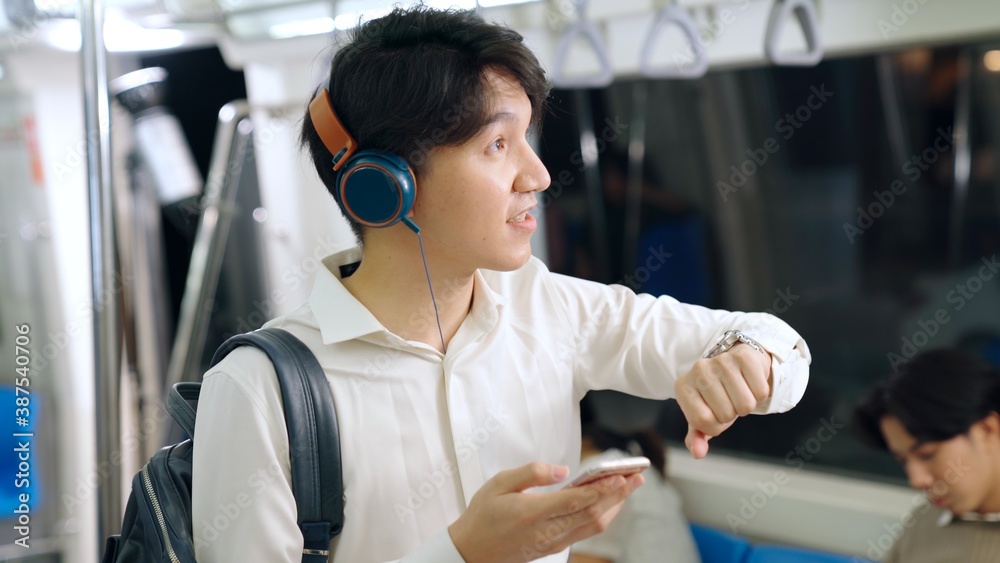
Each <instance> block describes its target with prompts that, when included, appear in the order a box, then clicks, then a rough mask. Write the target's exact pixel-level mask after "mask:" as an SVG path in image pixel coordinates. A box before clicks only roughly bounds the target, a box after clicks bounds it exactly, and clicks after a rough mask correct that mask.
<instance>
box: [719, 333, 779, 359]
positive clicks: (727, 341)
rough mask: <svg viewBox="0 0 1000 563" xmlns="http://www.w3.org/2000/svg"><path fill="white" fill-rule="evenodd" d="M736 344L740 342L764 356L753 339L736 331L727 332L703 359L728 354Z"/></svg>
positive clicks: (762, 350) (761, 349)
mask: <svg viewBox="0 0 1000 563" xmlns="http://www.w3.org/2000/svg"><path fill="white" fill-rule="evenodd" d="M737 342H742V343H744V344H746V345H747V346H749V347H751V348H753V349H754V350H757V351H758V352H760V353H761V354H766V352H764V349H763V348H762V347H761V346H760V344H758V343H757V341H756V340H754V339H753V338H750V337H749V336H747V335H745V334H743V333H742V332H740V331H738V330H727V331H726V333H725V334H723V335H722V340H720V341H719V343H718V344H716V345H715V346H713V347H712V349H711V350H709V351H708V353H707V354H705V357H706V358H714V357H716V356H718V355H719V354H721V353H723V352H728V351H729V349H730V348H732V347H733V346H736V343H737Z"/></svg>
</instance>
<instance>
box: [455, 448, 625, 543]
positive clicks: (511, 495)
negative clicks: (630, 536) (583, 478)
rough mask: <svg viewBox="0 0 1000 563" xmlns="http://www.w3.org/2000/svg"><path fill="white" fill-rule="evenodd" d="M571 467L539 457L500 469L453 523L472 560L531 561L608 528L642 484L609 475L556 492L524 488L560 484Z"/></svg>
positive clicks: (457, 541) (457, 537) (456, 534)
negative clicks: (511, 467) (525, 462)
mask: <svg viewBox="0 0 1000 563" xmlns="http://www.w3.org/2000/svg"><path fill="white" fill-rule="evenodd" d="M567 473H568V470H567V468H566V467H565V466H562V465H550V464H547V463H541V462H535V463H529V464H527V465H524V466H521V467H518V468H516V469H509V470H507V471H501V472H500V473H497V474H496V476H494V477H493V478H492V479H490V480H489V481H487V482H486V483H485V484H484V485H483V487H482V488H481V489H479V491H478V492H476V494H475V496H473V497H472V501H471V502H470V503H469V508H468V509H467V510H466V511H465V512H464V513H463V514H462V516H461V517H459V519H458V520H456V521H455V522H454V523H453V524H452V525H451V526H449V527H448V533H449V534H450V535H451V540H452V542H454V544H455V548H456V549H458V552H459V554H461V555H462V558H463V559H465V561H466V562H467V563H480V562H490V563H492V562H497V563H504V562H508V561H511V562H513V561H518V562H523V561H531V560H534V559H539V558H541V557H544V556H546V555H551V554H553V553H559V552H560V551H562V550H564V549H566V548H567V547H569V546H570V545H572V544H574V543H576V542H578V541H580V540H582V539H585V538H588V537H590V536H593V535H595V534H598V533H600V532H603V531H604V530H605V529H607V527H608V524H610V523H611V520H612V519H613V518H614V517H615V515H616V514H618V510H619V509H620V508H621V505H622V503H623V502H625V499H626V498H628V496H629V495H630V494H632V491H634V490H635V489H637V488H639V486H640V485H642V483H643V478H642V475H640V474H636V475H632V476H631V477H629V478H628V479H625V478H624V477H622V476H620V475H615V476H612V477H605V478H604V479H600V480H598V481H595V482H593V483H591V484H589V485H584V486H582V487H571V488H569V489H564V490H560V491H556V492H553V493H525V492H523V491H524V490H525V489H529V488H531V487H540V486H545V485H552V484H555V483H558V482H560V481H562V480H563V479H565V478H566V475H567Z"/></svg>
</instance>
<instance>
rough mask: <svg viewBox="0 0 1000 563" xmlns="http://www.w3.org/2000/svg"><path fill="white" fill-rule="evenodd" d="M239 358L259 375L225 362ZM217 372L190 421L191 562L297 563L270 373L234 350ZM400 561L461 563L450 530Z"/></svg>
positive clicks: (259, 360) (283, 442)
mask: <svg viewBox="0 0 1000 563" xmlns="http://www.w3.org/2000/svg"><path fill="white" fill-rule="evenodd" d="M250 354H253V355H255V356H256V357H255V358H249V357H248V355H250ZM237 355H242V356H243V358H244V359H252V360H254V361H253V362H252V363H250V362H249V361H247V362H246V363H245V365H254V366H261V368H260V370H259V371H258V370H256V369H255V370H254V373H247V372H246V371H245V370H243V369H241V368H240V367H239V365H237V364H236V362H232V361H230V358H232V357H233V356H237ZM217 368H218V369H216V370H215V371H212V372H209V373H208V374H207V375H206V376H205V378H204V381H203V383H202V387H201V394H200V396H199V400H198V416H197V418H196V422H195V436H196V439H195V440H194V453H193V458H192V462H193V467H192V516H193V522H194V529H193V530H192V532H193V533H194V541H195V555H196V557H197V559H198V561H199V562H200V563H213V562H224V561H268V562H269V563H281V562H284V563H299V562H300V561H302V547H303V540H302V534H301V532H300V531H299V527H298V524H297V523H296V509H295V496H294V495H293V494H292V488H291V470H290V466H289V455H288V434H287V431H286V430H285V423H284V417H283V415H282V412H283V411H282V408H281V395H280V390H279V388H278V382H277V377H276V376H275V373H274V368H273V367H271V364H270V362H269V361H268V359H267V357H266V356H265V355H264V354H263V353H262V352H260V351H258V350H254V349H249V348H241V349H239V350H236V351H234V352H233V353H232V354H230V356H229V357H227V358H226V360H223V362H222V363H220V364H219V366H217ZM251 380H253V381H254V384H252V385H251V384H249V383H248V382H249V381H251ZM332 545H334V546H335V545H336V540H334V543H333V544H332ZM330 560H331V561H333V558H331V559H330ZM397 561H398V562H399V563H431V562H443V563H464V560H463V559H462V557H461V555H459V553H458V550H457V549H456V548H455V545H454V543H453V542H452V541H451V537H450V535H449V534H448V531H447V529H445V530H442V531H441V532H440V533H438V534H436V535H435V536H434V537H432V538H431V539H430V540H428V541H427V542H425V543H424V544H423V545H421V546H420V547H418V548H417V549H416V550H415V551H414V552H412V553H410V554H408V555H407V556H406V557H404V558H402V559H399V560H397Z"/></svg>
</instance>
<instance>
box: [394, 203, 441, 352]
mask: <svg viewBox="0 0 1000 563" xmlns="http://www.w3.org/2000/svg"><path fill="white" fill-rule="evenodd" d="M402 221H403V223H406V226H407V227H409V228H410V230H412V231H413V232H415V233H417V241H419V242H420V258H421V259H422V260H423V262H424V274H425V275H426V276H427V289H429V290H430V291H431V303H432V304H433V305H434V318H435V319H437V326H438V336H439V337H441V350H442V351H443V352H444V353H445V354H447V353H448V346H446V345H445V343H444V331H443V330H441V314H440V313H439V312H438V304H437V299H436V298H435V297H434V286H433V285H432V284H431V271H430V269H429V268H428V267H427V254H426V253H425V252H424V237H423V235H421V234H420V227H418V226H417V225H416V223H414V222H413V221H411V220H410V218H409V217H403V218H402Z"/></svg>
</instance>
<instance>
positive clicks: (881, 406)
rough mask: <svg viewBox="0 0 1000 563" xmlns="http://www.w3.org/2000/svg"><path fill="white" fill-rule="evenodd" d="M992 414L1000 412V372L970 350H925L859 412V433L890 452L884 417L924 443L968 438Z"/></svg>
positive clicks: (856, 416) (865, 401) (879, 386)
mask: <svg viewBox="0 0 1000 563" xmlns="http://www.w3.org/2000/svg"><path fill="white" fill-rule="evenodd" d="M991 412H1000V372H998V370H997V369H996V368H994V367H992V366H990V365H989V364H987V363H986V362H984V361H982V360H980V359H979V358H977V357H976V356H973V355H971V354H969V353H967V352H963V351H961V350H954V349H941V350H933V351H930V352H925V353H923V354H919V355H917V356H915V357H913V358H912V359H911V360H909V361H908V362H906V363H905V364H903V365H902V366H901V367H900V368H899V371H897V372H896V373H893V374H892V375H890V376H889V377H888V378H886V379H885V380H883V381H881V382H879V383H878V384H876V385H875V387H874V388H872V389H871V390H870V391H869V392H868V393H867V394H866V395H865V397H864V398H863V399H862V400H861V401H860V402H859V403H858V405H857V407H856V408H855V409H854V424H853V426H854V429H855V432H856V433H857V435H858V437H859V438H860V439H861V440H862V441H863V442H865V443H867V444H868V445H871V446H874V447H876V448H880V449H883V450H886V449H888V446H887V445H886V442H885V437H884V436H883V435H882V429H881V422H882V419H883V418H885V417H887V416H891V417H895V418H897V419H898V420H899V422H900V423H901V424H902V425H903V427H904V428H905V429H906V431H907V432H908V433H909V434H910V435H912V436H913V437H914V438H915V439H916V440H917V441H918V442H921V443H923V442H941V441H945V440H950V439H952V438H954V437H956V436H959V435H961V434H965V433H966V432H967V431H968V430H969V428H970V427H971V426H972V425H973V424H974V423H975V422H977V421H979V420H982V419H983V418H985V417H986V416H988V415H989V414H990V413H991Z"/></svg>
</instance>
